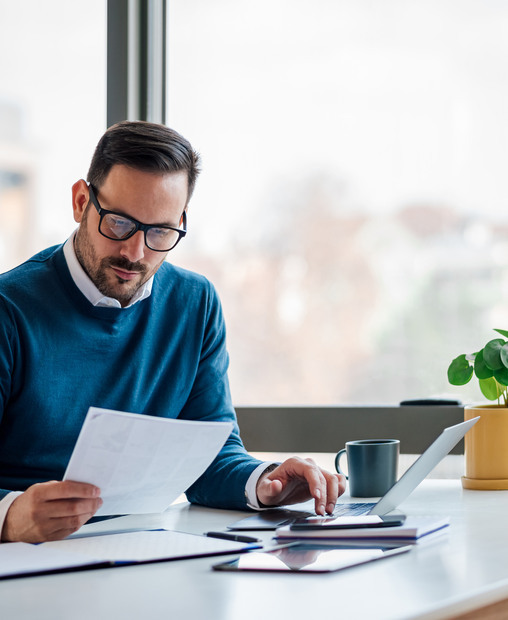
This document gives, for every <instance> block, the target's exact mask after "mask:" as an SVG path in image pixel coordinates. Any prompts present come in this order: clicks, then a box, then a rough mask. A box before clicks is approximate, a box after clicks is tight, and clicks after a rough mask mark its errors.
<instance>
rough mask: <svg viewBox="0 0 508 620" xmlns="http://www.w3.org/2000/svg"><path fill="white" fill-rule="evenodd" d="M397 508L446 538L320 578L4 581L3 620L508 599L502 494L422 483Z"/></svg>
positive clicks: (308, 613) (138, 575)
mask: <svg viewBox="0 0 508 620" xmlns="http://www.w3.org/2000/svg"><path fill="white" fill-rule="evenodd" d="M401 509H402V510H404V511H405V512H406V513H407V514H435V515H449V516H450V517H451V527H450V528H449V532H448V534H447V535H446V536H445V537H443V538H441V539H440V540H436V541H434V542H432V543H428V544H425V545H421V546H416V547H415V549H414V550H412V551H411V552H410V553H407V554H403V555H401V556H398V557H394V558H389V559H386V560H382V561H380V562H374V563H372V564H369V565H365V566H361V567H356V568H353V569H349V570H345V571H342V572H338V573H331V574H325V575H308V574H273V573H266V574H259V573H242V574H238V573H217V572H213V571H212V570H211V569H210V567H211V565H212V564H213V563H215V562H218V561H219V560H220V559H221V558H203V559H194V560H183V561H176V562H167V563H162V564H149V565H144V566H134V567H122V568H113V569H103V570H93V571H86V572H80V573H67V574H61V575H53V576H41V577H33V578H24V579H16V580H9V581H2V582H0V617H1V618H2V620H10V619H11V618H12V619H15V620H25V619H26V620H28V619H30V620H33V619H34V618H37V620H60V619H61V620H90V619H94V620H95V619H102V618H122V619H133V620H134V619H136V620H138V619H140V618H142V619H146V620H148V619H150V620H151V619H158V618H164V619H166V620H167V619H168V618H174V619H178V620H179V619H185V620H198V619H203V620H205V619H206V620H259V619H260V618H262V620H275V619H276V620H280V619H281V618H291V620H309V618H355V619H357V620H362V619H369V620H384V619H386V620H396V619H399V618H404V619H408V618H422V619H423V618H425V619H429V618H433V619H434V618H451V617H457V616H458V615H461V614H463V613H465V612H467V611H469V610H473V609H476V608H479V607H482V606H486V605H489V604H491V603H495V602H496V601H500V600H502V599H505V598H508V559H507V555H508V527H507V515H508V493H507V492H503V491H497V492H496V491H490V492H488V491H463V490H462V488H461V486H460V482H459V481H457V480H426V481H425V482H424V483H423V484H422V485H420V487H419V488H418V489H416V491H414V492H413V494H412V495H411V497H410V498H409V499H408V500H406V502H404V504H402V506H401ZM242 516H245V513H238V512H228V511H221V510H208V509H204V508H200V507H196V506H189V505H187V504H180V505H176V506H173V507H172V508H171V509H170V510H169V511H168V512H166V513H165V514H164V515H150V516H143V517H125V518H124V520H125V522H126V523H129V522H134V521H143V522H144V525H146V526H147V527H148V526H157V525H161V524H163V525H165V526H169V527H171V528H174V529H177V530H182V531H187V532H195V533H202V532H203V531H205V530H212V529H225V527H226V526H227V525H228V524H229V523H231V522H232V521H234V520H236V519H237V518H240V517H242ZM268 537H269V536H268ZM482 613H483V612H482ZM507 615H508V613H507ZM507 615H505V616H504V617H507ZM468 617H469V616H468ZM478 617H482V616H481V615H480V616H478ZM499 617H502V616H499Z"/></svg>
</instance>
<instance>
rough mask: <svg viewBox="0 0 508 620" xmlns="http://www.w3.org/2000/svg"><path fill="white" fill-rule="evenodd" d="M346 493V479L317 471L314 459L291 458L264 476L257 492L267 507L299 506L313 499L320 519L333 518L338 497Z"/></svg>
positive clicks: (259, 498)
mask: <svg viewBox="0 0 508 620" xmlns="http://www.w3.org/2000/svg"><path fill="white" fill-rule="evenodd" d="M345 490H346V479H345V477H344V476H342V475H340V474H331V473H330V472H328V471H325V470H324V469H321V468H320V467H318V466H317V465H316V464H315V463H314V461H313V460H312V459H301V458H298V457H292V458H290V459H288V460H287V461H284V463H282V464H281V465H279V466H278V467H277V468H276V469H274V470H272V471H270V472H269V473H266V474H262V475H261V477H260V478H259V480H258V484H257V487H256V492H257V496H258V501H259V502H260V503H261V504H264V505H265V506H281V505H283V504H296V503H298V502H304V501H306V500H308V499H310V498H312V497H313V498H314V501H315V510H316V513H317V514H319V515H323V516H324V514H325V512H327V513H328V514H331V513H332V512H333V511H334V509H335V503H336V501H337V498H338V497H339V495H342V493H344V491H345Z"/></svg>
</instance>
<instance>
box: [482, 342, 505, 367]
mask: <svg viewBox="0 0 508 620" xmlns="http://www.w3.org/2000/svg"><path fill="white" fill-rule="evenodd" d="M505 344H506V340H502V339H501V338H496V339H495V340H491V341H490V342H487V344H486V345H485V347H484V348H483V360H484V362H485V363H486V364H487V366H488V367H489V368H491V369H492V370H497V369H498V368H502V367H503V362H502V361H501V348H502V347H503V346H504V345H505Z"/></svg>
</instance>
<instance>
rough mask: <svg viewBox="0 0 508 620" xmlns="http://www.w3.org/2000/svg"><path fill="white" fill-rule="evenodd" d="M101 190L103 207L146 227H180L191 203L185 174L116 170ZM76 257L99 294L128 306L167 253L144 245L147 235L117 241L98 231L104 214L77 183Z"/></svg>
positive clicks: (73, 193)
mask: <svg viewBox="0 0 508 620" xmlns="http://www.w3.org/2000/svg"><path fill="white" fill-rule="evenodd" d="M96 189H97V198H98V200H99V202H100V204H101V206H102V207H103V208H104V209H108V210H110V211H115V212H117V213H119V214H121V215H127V216H129V217H132V218H134V219H136V220H138V221H139V222H142V223H143V224H149V225H166V226H174V227H177V228H179V227H181V223H182V214H183V212H184V209H185V205H186V203H187V190H188V182H187V173H186V172H184V171H181V172H171V173H168V174H153V173H149V172H141V171H139V170H135V169H134V168H129V167H127V166H123V165H116V166H113V168H112V169H111V171H110V173H109V174H108V176H107V178H106V181H105V182H104V183H103V185H102V186H101V187H100V188H96ZM72 197H73V210H74V219H75V220H76V222H79V224H80V226H79V228H78V231H77V233H76V238H75V244H74V245H75V249H76V255H77V257H78V260H79V262H80V263H81V265H82V267H83V269H84V270H85V271H86V273H87V274H88V276H89V277H90V279H91V280H92V282H93V283H94V284H95V286H96V287H97V288H98V289H99V291H100V292H101V293H102V294H103V295H106V296H107V297H113V298H115V299H117V300H118V301H119V302H120V303H121V305H122V306H126V305H127V304H128V303H129V301H130V300H131V299H132V297H133V295H134V294H135V293H136V291H137V290H138V289H139V288H140V287H141V286H142V284H144V283H145V282H146V281H147V280H148V279H149V278H150V277H151V276H152V275H153V274H154V273H155V272H156V271H157V269H158V268H159V267H160V265H161V264H162V262H163V261H164V259H165V258H166V255H167V252H155V251H153V250H150V249H149V248H147V246H146V245H145V237H144V232H143V231H141V230H138V231H137V232H136V233H135V234H134V235H133V236H132V237H130V239H126V240H124V241H113V240H111V239H107V238H106V237H104V236H103V235H101V234H100V232H99V221H100V216H99V214H98V212H97V210H96V209H95V207H94V206H93V205H92V204H91V203H90V204H89V202H90V201H89V192H88V186H87V184H86V183H85V181H83V180H80V181H78V182H77V183H75V184H74V185H73V188H72ZM87 205H89V206H88V208H87Z"/></svg>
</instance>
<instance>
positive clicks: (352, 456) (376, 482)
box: [335, 439, 400, 497]
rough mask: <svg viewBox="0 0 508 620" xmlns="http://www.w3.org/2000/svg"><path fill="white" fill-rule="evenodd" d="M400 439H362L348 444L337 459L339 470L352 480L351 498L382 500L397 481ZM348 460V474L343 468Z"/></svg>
mask: <svg viewBox="0 0 508 620" xmlns="http://www.w3.org/2000/svg"><path fill="white" fill-rule="evenodd" d="M399 446H400V441H399V440H398V439H359V440H357V441H347V442H346V447H345V448H343V449H342V450H339V452H338V453H337V455H336V457H335V469H336V470H337V471H338V473H339V474H343V475H344V476H346V479H347V480H348V481H349V494H350V495H351V497H381V496H382V495H384V494H385V493H386V492H387V491H388V489H390V488H391V487H392V486H393V485H394V484H395V482H396V481H397V469H398V465H399ZM344 453H345V454H346V457H347V471H348V473H347V475H346V473H345V472H344V471H343V470H342V469H341V467H340V459H341V457H342V455H343V454H344Z"/></svg>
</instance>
